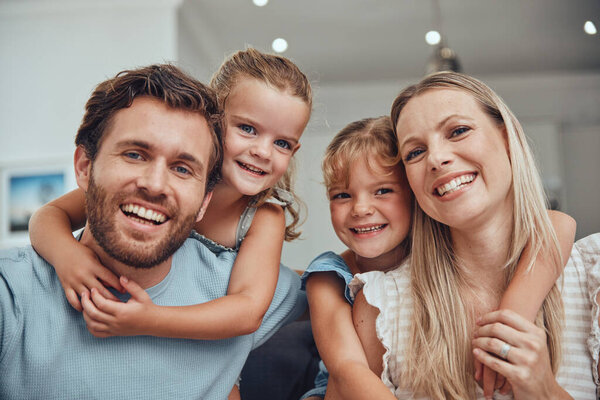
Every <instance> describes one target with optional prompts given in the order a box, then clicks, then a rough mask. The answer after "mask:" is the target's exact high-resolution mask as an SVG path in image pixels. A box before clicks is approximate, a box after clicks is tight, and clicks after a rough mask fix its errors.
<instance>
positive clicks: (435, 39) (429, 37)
mask: <svg viewBox="0 0 600 400" xmlns="http://www.w3.org/2000/svg"><path fill="white" fill-rule="evenodd" d="M440 40H442V36H441V35H440V33H439V32H438V31H429V32H427V33H426V34H425V41H426V42H427V44H429V45H431V46H435V45H436V44H438V43H439V42H440Z"/></svg>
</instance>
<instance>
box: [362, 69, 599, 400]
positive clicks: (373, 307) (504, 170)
mask: <svg viewBox="0 0 600 400" xmlns="http://www.w3.org/2000/svg"><path fill="white" fill-rule="evenodd" d="M392 120H393V122H394V129H395V131H396V133H397V136H398V143H399V144H398V146H399V154H400V156H401V158H402V160H403V163H404V165H405V168H406V174H407V177H408V181H409V183H410V186H411V188H412V190H413V192H414V195H415V199H416V204H415V216H414V220H413V227H412V250H411V257H410V258H409V260H407V262H406V263H405V264H404V265H402V266H401V267H399V268H397V269H395V270H393V271H390V272H388V273H386V274H383V273H367V274H364V275H359V276H357V277H356V278H355V279H356V281H355V282H354V283H353V285H356V286H355V287H354V289H355V290H356V289H357V288H359V287H361V286H363V287H362V292H360V293H359V295H358V297H357V299H356V305H355V310H354V311H355V315H354V320H355V322H356V325H357V331H358V333H359V336H360V337H361V342H362V343H363V347H364V349H365V351H366V353H367V358H368V360H369V365H370V367H371V369H372V370H373V371H375V372H376V373H377V374H381V376H382V379H383V381H384V383H385V384H386V386H387V387H388V388H389V389H391V390H392V392H393V393H394V394H395V395H396V397H397V398H404V397H413V398H432V399H465V398H475V397H477V398H483V397H484V396H485V397H486V398H491V397H492V396H495V397H496V396H498V397H497V398H505V397H503V396H502V394H499V393H494V394H492V393H491V392H489V393H484V391H483V390H481V388H479V387H478V385H477V383H476V380H475V379H473V376H474V364H473V362H472V356H473V355H474V356H475V357H476V358H477V360H478V361H480V362H482V363H483V364H484V365H485V366H486V367H488V368H491V369H492V370H493V371H495V372H497V373H499V374H501V375H502V376H504V377H506V380H507V382H508V383H509V384H510V385H511V386H512V393H513V395H514V398H524V399H534V398H540V399H541V398H544V399H545V398H570V397H569V395H568V394H567V392H566V391H567V390H568V391H569V392H570V394H571V395H573V396H574V397H575V398H582V399H583V398H593V397H594V396H596V389H597V384H598V381H597V375H596V373H597V360H598V348H600V330H599V329H598V325H597V321H595V320H594V319H593V318H592V315H597V313H598V311H597V303H596V301H597V300H596V301H594V302H592V301H591V299H592V298H595V295H596V293H597V292H598V288H597V287H596V288H594V287H589V288H588V284H589V283H590V284H591V282H596V283H598V282H599V280H598V279H599V277H598V267H600V238H599V237H598V235H596V236H595V237H594V236H592V237H589V238H586V239H584V240H583V241H579V242H577V243H576V245H575V247H574V248H573V251H572V252H571V251H570V247H571V246H566V243H563V241H562V240H558V239H557V236H558V237H559V238H560V236H562V235H563V234H564V232H563V231H562V229H561V227H560V226H557V225H556V224H554V226H553V222H554V221H553V218H554V217H553V216H552V215H551V214H549V212H548V211H547V210H546V205H545V197H544V193H543V190H542V185H541V182H540V179H539V175H538V173H537V170H536V167H535V165H534V162H533V157H532V155H531V152H530V150H529V147H528V144H527V140H526V138H525V135H524V134H523V131H522V128H521V126H520V124H519V123H518V121H517V119H516V118H515V117H514V115H513V114H512V113H511V112H510V111H509V109H508V107H506V105H505V104H504V103H503V102H502V100H501V99H500V98H499V97H498V96H497V95H496V94H495V93H494V92H493V91H492V90H491V89H489V88H488V87H487V86H486V85H485V84H483V83H481V82H480V81H478V80H476V79H474V78H471V77H469V76H466V75H462V74H457V73H451V72H445V73H438V74H434V75H431V76H429V77H426V78H424V79H423V80H422V81H421V82H420V83H418V84H416V85H413V86H410V87H408V88H407V89H405V90H404V91H402V92H401V93H400V95H398V97H397V98H396V100H395V101H394V104H393V106H392ZM569 254H571V257H570V258H568V260H567V256H568V255H569ZM561 256H562V260H561ZM538 260H541V261H542V262H543V263H544V264H547V265H549V266H550V267H546V268H545V269H544V268H541V269H540V268H539V265H537V264H538ZM565 260H567V265H566V267H565V270H564V273H563V280H561V281H559V282H564V284H561V285H560V286H561V290H560V291H559V289H558V288H557V285H554V284H552V285H550V286H552V288H551V289H550V290H549V292H548V291H547V290H546V292H548V293H547V295H546V294H544V296H539V294H540V293H541V291H540V288H541V287H543V286H546V285H545V284H541V281H543V282H545V283H548V282H551V281H554V278H555V271H559V270H560V269H561V268H560V266H561V265H562V264H563V263H564V262H565ZM548 271H551V273H548ZM588 279H589V281H588ZM516 285H519V287H521V289H520V290H517V291H515V290H514V289H515V288H516V287H515V286H516ZM592 286H593V285H592ZM547 287H548V286H546V288H547ZM588 290H591V295H588ZM509 296H510V297H511V298H512V302H511V304H513V305H517V304H521V307H523V306H526V308H528V309H529V310H523V311H525V312H523V313H522V314H523V316H525V317H527V318H524V317H523V316H521V315H519V314H517V313H515V312H512V311H510V310H506V309H504V310H500V311H493V310H496V309H498V305H499V304H500V305H501V307H500V308H503V307H502V303H504V302H505V300H504V299H505V298H506V297H509ZM532 296H533V297H532ZM542 300H543V301H542ZM540 303H541V310H540V312H539V314H538V313H537V309H538V305H539V304H540ZM563 303H564V307H563ZM592 307H595V311H594V313H595V314H592ZM563 310H564V311H567V312H566V313H563ZM536 315H537V317H536ZM563 318H564V320H563ZM534 320H535V322H536V323H535V324H534V323H532V322H531V321H534ZM563 321H564V322H565V323H563ZM536 325H537V326H536ZM563 327H564V328H563ZM590 327H593V329H592V333H591V334H590V333H589V330H590ZM563 329H564V333H562V334H561V332H562V331H563ZM588 335H589V338H588ZM588 340H589V345H590V350H591V351H590V350H587V349H586V345H587V343H586V342H587V341H588ZM593 349H595V350H593ZM559 366H561V367H562V368H561V369H560V370H559V368H558V367H559ZM557 371H558V375H557ZM592 372H593V373H594V375H595V376H596V381H594V377H593V376H592ZM476 377H477V376H476ZM478 378H480V377H478ZM557 379H558V380H557ZM479 383H481V382H479ZM504 392H505V391H504ZM505 394H506V393H505ZM506 398H512V396H507V397H506Z"/></svg>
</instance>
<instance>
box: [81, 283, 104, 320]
mask: <svg viewBox="0 0 600 400" xmlns="http://www.w3.org/2000/svg"><path fill="white" fill-rule="evenodd" d="M92 291H93V292H94V291H95V290H94V289H92ZM95 292H96V295H98V293H97V291H95ZM81 305H82V306H83V312H84V313H85V314H87V315H88V316H89V317H90V318H91V319H92V320H94V321H97V322H101V323H106V322H108V321H109V319H110V315H108V314H106V313H104V312H102V311H100V310H99V309H98V308H97V307H96V305H95V304H94V302H93V301H92V298H91V296H90V293H89V292H87V291H86V292H83V293H82V294H81Z"/></svg>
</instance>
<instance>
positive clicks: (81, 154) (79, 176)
mask: <svg viewBox="0 0 600 400" xmlns="http://www.w3.org/2000/svg"><path fill="white" fill-rule="evenodd" d="M74 161H75V179H76V180H77V185H78V186H79V187H80V188H82V189H83V191H84V192H87V189H88V185H89V182H90V174H91V173H92V160H90V159H89V158H88V156H87V154H86V153H85V150H84V149H83V147H82V146H77V148H76V149H75V160H74Z"/></svg>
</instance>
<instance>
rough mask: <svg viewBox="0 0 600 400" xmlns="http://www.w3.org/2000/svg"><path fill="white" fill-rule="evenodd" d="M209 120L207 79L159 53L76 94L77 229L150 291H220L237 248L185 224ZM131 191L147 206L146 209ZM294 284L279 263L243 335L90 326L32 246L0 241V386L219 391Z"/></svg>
mask: <svg viewBox="0 0 600 400" xmlns="http://www.w3.org/2000/svg"><path fill="white" fill-rule="evenodd" d="M219 127H220V122H219V111H218V107H217V101H216V98H215V95H214V94H213V92H212V91H211V90H210V89H209V88H207V87H205V86H204V85H202V84H201V83H199V82H197V81H195V80H194V79H192V78H190V77H188V76H186V75H185V74H183V73H182V72H181V71H179V70H178V69H177V68H176V67H173V66H170V65H155V66H150V67H147V68H141V69H139V70H133V71H124V72H122V73H121V74H119V75H117V76H116V77H115V78H113V79H110V80H108V81H106V82H104V83H101V84H100V85H99V86H98V87H97V88H96V90H95V91H94V93H93V94H92V97H91V98H90V100H89V101H88V103H87V104H86V114H85V116H84V119H83V122H82V124H81V127H80V129H79V132H78V134H77V137H76V140H75V142H76V144H77V146H78V147H77V149H76V151H75V172H76V179H77V183H78V185H79V186H80V187H81V188H83V189H84V191H85V192H86V209H87V213H88V222H87V224H86V226H85V228H84V231H83V234H82V235H81V239H80V241H81V242H82V243H84V244H85V245H87V246H88V247H90V248H91V249H92V250H93V251H94V252H96V254H97V255H98V257H99V259H100V260H101V261H102V263H103V264H104V265H105V266H107V267H108V268H110V269H111V270H112V271H113V272H114V273H115V274H116V275H118V276H119V275H124V276H127V277H129V278H130V279H133V280H135V281H136V282H137V283H138V284H140V285H141V286H142V287H143V288H144V289H146V291H147V292H148V294H149V295H150V297H151V298H152V300H153V301H154V302H155V303H157V304H161V305H186V304H195V303H202V302H206V301H208V300H211V299H214V298H218V297H221V296H224V295H225V294H226V292H227V285H228V281H229V274H230V272H231V265H232V264H233V262H232V260H231V257H233V256H234V255H232V254H231V253H228V252H224V253H221V254H220V255H215V254H213V253H212V252H210V251H209V250H208V249H207V248H206V247H205V246H204V245H202V244H201V243H200V242H199V241H197V240H196V239H193V238H189V235H190V232H191V229H192V226H193V224H194V222H195V221H197V220H199V219H200V218H202V215H203V213H204V211H205V209H206V206H207V204H208V202H209V200H210V197H211V193H210V190H211V189H212V187H213V185H214V183H215V181H216V179H217V178H218V170H219V165H220V157H221V141H220V136H219V135H220V131H219ZM133 205H137V206H140V207H144V208H146V209H147V210H152V211H153V213H150V215H149V214H145V218H144V216H141V215H140V213H139V212H137V211H136V212H133V211H132V209H133V207H132V206H133ZM148 218H150V219H153V220H154V222H150V221H148ZM298 294H299V281H298V276H297V275H296V274H295V273H293V272H292V271H290V270H287V269H282V270H281V271H280V278H279V281H278V284H277V292H276V295H275V297H274V299H273V302H272V304H271V307H270V308H269V311H267V314H266V315H265V318H264V320H263V325H262V326H261V328H259V329H258V330H257V331H256V332H255V333H254V334H251V335H245V336H241V337H236V338H231V339H227V340H214V341H200V340H180V339H165V338H158V337H149V336H134V337H110V338H105V339H100V338H97V337H94V336H92V335H91V334H90V333H89V331H88V329H87V327H86V323H85V321H84V319H83V317H82V315H81V314H80V313H79V312H77V311H76V310H74V309H73V308H72V307H70V305H69V303H68V302H67V300H66V299H65V297H64V294H63V292H62V288H61V285H60V282H59V280H58V278H57V276H56V274H55V272H54V269H53V268H52V266H50V265H49V264H48V263H47V262H45V261H44V260H43V259H42V258H40V257H39V256H38V255H37V254H36V253H35V252H34V251H33V249H32V248H31V247H25V248H20V249H10V250H7V251H2V252H0V398H6V399H20V398H22V399H37V398H44V399H89V398H100V399H119V398H122V399H135V398H140V399H150V398H156V399H225V398H227V395H228V394H229V393H230V391H231V390H232V387H233V385H234V383H235V382H236V379H237V378H238V376H239V374H240V371H241V369H242V366H243V364H244V361H245V360H246V357H247V355H248V353H249V352H250V350H252V348H254V347H257V346H258V345H260V344H261V343H262V342H264V341H265V340H266V339H267V338H268V337H269V336H270V335H271V334H272V333H274V332H275V331H276V330H277V329H278V328H279V327H280V326H282V325H283V324H284V323H285V322H287V321H288V320H293V319H295V317H296V316H297V314H298V309H299V308H301V307H297V305H298V302H297V301H296V300H297V296H298ZM84 297H87V295H86V296H84ZM84 300H85V299H84ZM234 392H235V391H234Z"/></svg>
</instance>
